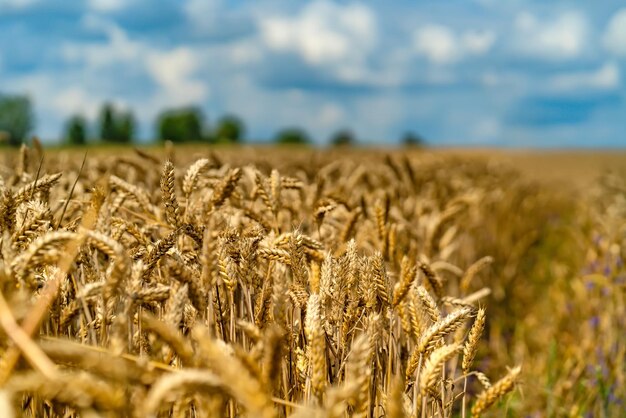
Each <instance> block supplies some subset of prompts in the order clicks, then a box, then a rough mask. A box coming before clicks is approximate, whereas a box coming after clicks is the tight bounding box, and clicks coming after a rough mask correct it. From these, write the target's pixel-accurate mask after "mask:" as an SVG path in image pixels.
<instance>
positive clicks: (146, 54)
mask: <svg viewBox="0 0 626 418" xmlns="http://www.w3.org/2000/svg"><path fill="white" fill-rule="evenodd" d="M625 78H626V4H624V3H623V2H622V1H611V0H605V1H594V2H589V1H550V2H548V1H543V0H527V1H522V0H506V1H505V0H465V1H460V0H422V1H415V0H406V1H404V0H396V1H393V2H381V1H372V2H358V1H330V0H313V1H308V2H303V1H277V0H276V1H274V0H267V1H266V0H256V1H230V2H228V1H220V0H206V1H200V0H186V1H174V0H161V1H159V2H156V1H152V2H148V1H145V0H89V1H84V2H83V1H81V2H79V1H74V0H55V1H44V0H0V92H3V93H16V94H17V93H19V94H28V95H30V97H31V98H32V100H33V102H34V104H35V111H36V117H37V133H38V134H39V135H40V136H41V137H43V138H48V139H53V138H58V137H59V136H60V135H61V132H62V130H63V125H64V122H65V120H66V119H67V117H68V116H70V115H72V114H74V113H82V114H84V115H85V116H87V117H88V118H90V119H91V120H92V121H93V120H95V118H96V115H97V113H98V109H99V107H100V105H101V104H102V103H103V102H104V101H107V100H110V101H113V102H114V103H116V104H118V105H119V106H120V107H129V108H132V109H133V111H134V112H135V115H136V118H137V119H138V121H139V123H140V131H139V134H140V136H141V137H142V138H149V137H152V136H153V135H154V132H153V129H154V119H155V116H156V115H157V114H158V113H159V112H160V111H161V110H163V109H166V108H171V107H176V106H185V105H191V104H194V105H199V106H201V107H202V108H203V109H204V111H205V113H206V115H207V120H208V123H209V124H210V123H211V122H214V121H215V120H216V119H217V118H218V117H219V116H221V115H224V114H227V113H234V114H237V115H240V116H241V117H242V118H243V119H244V120H245V121H246V124H247V129H248V137H250V138H259V139H263V138H271V137H272V136H273V135H274V133H275V132H276V131H277V130H279V129H281V128H284V127H291V126H301V127H304V128H305V129H307V130H308V131H309V133H310V134H311V136H312V137H313V138H314V139H315V140H316V141H317V142H319V143H325V142H326V141H328V137H329V136H330V135H331V134H332V133H333V132H335V131H337V130H339V129H342V128H349V129H352V130H353V131H354V132H355V133H356V135H357V137H358V138H359V139H360V140H361V141H363V142H371V143H375V142H388V143H394V142H397V141H398V140H399V138H400V137H401V135H402V134H403V133H404V132H406V131H408V130H412V131H415V132H417V133H419V134H421V135H422V136H424V137H425V138H426V139H427V140H428V141H429V142H430V143H432V144H434V145H471V146H493V145H497V146H513V147H535V146H538V147H562V146H575V147H615V146H618V147H623V146H626V136H625V133H626V79H625Z"/></svg>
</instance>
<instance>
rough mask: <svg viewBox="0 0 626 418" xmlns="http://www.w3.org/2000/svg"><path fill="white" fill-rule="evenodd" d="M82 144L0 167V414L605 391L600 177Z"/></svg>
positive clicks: (603, 410) (611, 213) (620, 275)
mask: <svg viewBox="0 0 626 418" xmlns="http://www.w3.org/2000/svg"><path fill="white" fill-rule="evenodd" d="M83 155H84V152H83V151H82V150H65V149H62V150H55V151H53V152H49V153H46V154H44V151H43V150H41V149H40V148H37V147H35V148H34V149H28V148H25V147H24V148H22V150H20V151H19V152H16V153H15V154H13V155H11V154H9V153H7V154H5V156H6V158H5V161H4V163H3V164H2V165H0V178H1V179H2V181H1V182H0V193H1V198H0V225H1V227H2V243H1V244H2V245H1V246H0V249H1V251H0V291H1V293H0V295H1V296H2V298H0V319H1V321H0V324H1V329H0V334H1V335H2V338H0V364H1V367H0V400H2V401H1V402H0V415H2V416H7V417H11V416H50V417H57V416H137V417H140V416H142V417H143V416H164V417H165V416H192V417H195V416H227V417H235V416H242V415H243V416H253V417H257V416H258V417H274V416H277V417H282V416H293V417H298V416H319V417H343V416H355V417H356V416H359V417H379V416H390V417H413V416H416V417H426V416H427V417H436V416H438V417H451V416H462V417H465V416H479V415H490V414H491V415H492V416H502V415H505V414H506V415H508V416H520V415H522V414H527V415H533V414H539V415H540V416H585V415H592V416H606V417H617V416H620V413H621V411H622V410H623V408H624V401H625V389H624V388H625V387H626V384H625V382H624V379H625V378H626V369H625V367H626V363H625V361H624V359H625V358H626V342H625V341H624V338H623V336H622V334H623V329H625V328H626V327H625V325H626V324H625V323H624V322H625V319H624V318H626V315H625V314H626V307H625V303H624V301H625V298H624V296H625V295H624V293H625V286H626V282H625V281H626V270H625V268H624V262H623V260H624V257H625V256H626V254H625V250H624V249H625V248H626V247H625V245H626V244H625V242H624V240H625V239H626V224H625V222H624V219H626V216H625V215H626V183H624V181H623V180H622V178H621V177H619V176H616V175H606V176H604V177H601V178H599V179H598V180H593V181H592V180H590V179H589V178H588V177H589V175H588V173H589V171H587V172H585V173H582V174H579V177H574V176H570V178H569V182H570V185H569V186H567V187H562V184H563V180H564V179H563V178H559V179H556V178H555V177H551V178H547V176H546V178H543V177H542V176H541V170H542V169H541V168H538V169H533V167H529V164H530V163H529V161H530V160H529V157H528V156H526V155H521V154H507V155H506V156H505V157H503V156H502V155H499V154H498V153H485V152H476V151H473V152H471V153H465V152H460V151H457V152H451V153H444V152H441V151H438V152H434V153H429V152H424V151H421V150H420V151H411V152H399V151H396V152H393V151H391V152H377V151H373V150H365V149H360V150H346V149H342V150H331V151H320V150H309V149H293V148H276V149H275V148H271V147H246V148H233V147H219V148H211V149H209V148H207V149H201V148H200V149H199V148H195V147H192V148H187V147H180V148H177V147H171V146H167V147H165V149H162V148H147V149H145V150H141V151H136V150H135V151H133V150H131V149H124V148H115V149H109V148H106V149H105V148H103V149H96V150H93V151H89V155H88V156H87V158H86V159H85V161H84V166H82V164H83ZM541 158H544V157H541ZM554 158H555V159H554V161H555V163H554V164H552V165H551V168H552V169H554V167H555V165H556V166H558V163H557V162H558V161H564V163H563V164H566V165H567V164H570V163H571V161H572V160H571V159H570V157H567V158H564V159H561V160H559V158H561V157H558V156H556V157H554ZM581 158H582V160H583V161H586V160H585V158H591V160H589V161H592V162H591V163H590V162H589V161H588V162H586V163H581V164H580V166H581V167H586V168H587V169H588V168H589V167H592V166H593V167H595V170H596V171H595V173H597V174H599V167H600V166H601V164H599V163H598V161H600V160H601V159H599V157H581ZM503 160H507V162H506V163H503V162H502V161H503ZM611 161H614V162H615V161H617V160H611ZM40 162H42V163H41V164H40ZM544 162H545V160H544ZM594 164H595V165H594ZM613 164H614V163H613ZM616 166H617V165H616ZM568 167H569V166H568ZM543 169H544V170H545V168H543ZM568 170H571V167H570V168H568ZM531 171H532V175H524V174H523V173H528V172H531ZM520 172H521V173H522V174H520ZM567 172H570V171H567ZM55 173H60V174H61V176H60V177H59V176H56V175H54V174H55Z"/></svg>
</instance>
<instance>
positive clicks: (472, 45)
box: [461, 30, 496, 55]
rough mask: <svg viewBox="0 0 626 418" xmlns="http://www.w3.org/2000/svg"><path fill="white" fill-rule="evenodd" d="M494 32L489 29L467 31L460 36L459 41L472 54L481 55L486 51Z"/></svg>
mask: <svg viewBox="0 0 626 418" xmlns="http://www.w3.org/2000/svg"><path fill="white" fill-rule="evenodd" d="M495 41H496V34H495V33H493V32H491V31H486V30H483V31H468V32H466V33H465V34H463V36H462V37H461V43H462V45H463V46H464V47H465V49H467V51H469V52H470V53H472V54H476V55H482V54H485V53H487V52H488V51H489V50H490V49H491V47H492V46H493V44H494V42H495Z"/></svg>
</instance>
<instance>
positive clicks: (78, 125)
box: [65, 115, 87, 145]
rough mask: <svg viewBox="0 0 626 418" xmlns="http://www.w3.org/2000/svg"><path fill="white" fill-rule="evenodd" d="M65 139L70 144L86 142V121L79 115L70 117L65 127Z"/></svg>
mask: <svg viewBox="0 0 626 418" xmlns="http://www.w3.org/2000/svg"><path fill="white" fill-rule="evenodd" d="M65 141H66V142H67V143H68V144H70V145H85V143H87V121H86V120H85V118H84V117H82V116H80V115H75V116H72V117H71V118H70V120H69V121H68V122H67V125H66V128H65Z"/></svg>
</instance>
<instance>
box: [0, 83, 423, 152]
mask: <svg viewBox="0 0 626 418" xmlns="http://www.w3.org/2000/svg"><path fill="white" fill-rule="evenodd" d="M34 126H35V124H34V116H33V112H32V106H31V102H30V100H29V99H28V98H27V97H25V96H6V95H1V94H0V144H2V143H6V144H9V145H14V146H17V145H20V144H21V143H23V142H24V141H25V140H26V139H27V136H28V135H29V134H30V133H31V131H32V130H33V129H34ZM155 132H156V135H157V138H158V140H169V141H172V142H174V143H185V142H197V143H210V144H239V143H243V142H245V141H246V128H245V124H244V122H243V120H242V119H241V118H239V117H237V116H235V115H225V116H223V117H221V118H219V119H218V120H217V121H216V123H215V126H214V127H211V126H209V125H208V124H207V122H206V118H205V116H204V113H203V112H202V109H200V108H199V107H195V106H189V107H180V108H172V109H167V110H164V111H163V112H161V113H160V114H159V115H158V116H157V118H156V121H155ZM136 134H137V123H136V119H135V117H134V115H133V112H132V111H131V110H124V109H121V108H119V107H116V106H115V105H113V104H111V103H104V104H103V105H102V107H101V108H100V111H99V113H98V118H97V121H96V122H95V123H94V124H90V123H89V121H88V120H87V118H85V117H84V116H82V115H78V114H77V115H73V116H71V117H70V118H69V119H68V120H67V122H66V124H65V127H64V132H63V142H64V143H65V144H67V145H72V146H83V145H88V144H92V143H112V144H130V143H133V142H134V141H135V140H136ZM274 142H275V143H277V144H295V145H297V144H301V145H306V144H310V143H312V141H311V138H310V137H309V135H308V134H307V132H306V131H305V130H304V129H302V128H298V127H291V128H285V129H282V130H280V131H278V132H277V133H276V135H275V136H274ZM357 143H358V141H357V139H356V137H355V135H354V133H353V132H352V131H351V130H349V129H341V130H339V131H337V132H336V133H335V134H333V135H332V136H331V138H330V144H331V145H334V146H351V145H356V144H357ZM401 143H402V144H403V145H406V146H421V145H423V144H424V141H423V139H422V138H421V137H420V136H419V135H417V134H415V133H413V132H407V133H406V134H405V135H404V136H403V137H402V138H401Z"/></svg>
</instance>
